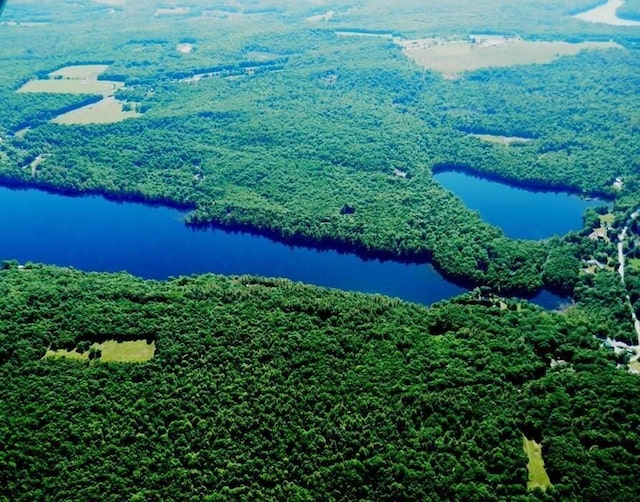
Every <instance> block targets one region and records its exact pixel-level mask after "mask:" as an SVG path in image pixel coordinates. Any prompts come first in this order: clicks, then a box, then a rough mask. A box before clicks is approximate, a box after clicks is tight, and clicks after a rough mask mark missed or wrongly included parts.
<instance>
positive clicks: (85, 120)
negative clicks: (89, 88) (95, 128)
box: [52, 97, 142, 125]
mask: <svg viewBox="0 0 640 502" xmlns="http://www.w3.org/2000/svg"><path fill="white" fill-rule="evenodd" d="M140 115H142V114H141V113H138V112H135V111H132V110H129V111H123V109H122V102H121V101H118V100H117V99H115V98H114V97H110V98H105V99H103V100H102V101H98V102H97V103H93V104H91V105H87V106H83V107H81V108H77V109H75V110H71V111H69V112H66V113H63V114H61V115H58V116H57V117H55V118H54V119H53V120H52V122H54V123H56V124H66V125H71V124H113V123H115V122H120V121H122V120H126V119H132V118H136V117H139V116H140Z"/></svg>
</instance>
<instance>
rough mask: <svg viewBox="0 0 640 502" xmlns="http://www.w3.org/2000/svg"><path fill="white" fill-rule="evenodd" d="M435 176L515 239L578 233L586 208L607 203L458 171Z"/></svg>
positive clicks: (543, 237) (444, 172) (484, 218)
mask: <svg viewBox="0 0 640 502" xmlns="http://www.w3.org/2000/svg"><path fill="white" fill-rule="evenodd" d="M434 177H435V179H436V180H437V181H438V183H440V184H441V185H442V186H443V187H445V188H446V189H447V190H450V191H451V192H453V193H454V194H456V195H457V196H458V197H460V198H461V199H462V200H463V202H464V203H465V205H466V206H467V207H468V208H470V209H473V210H476V211H478V212H479V213H480V216H481V217H482V219H483V220H484V221H486V222H487V223H490V224H492V225H495V226H497V227H500V228H501V229H502V230H503V232H504V234H505V235H506V236H507V237H511V238H514V239H545V238H548V237H552V236H553V235H564V234H566V233H567V232H569V231H571V230H579V229H581V228H582V215H583V213H584V211H585V209H587V208H588V207H596V206H602V205H603V204H606V202H604V201H602V200H597V199H595V200H587V199H583V198H581V197H580V196H579V195H575V194H569V193H564V192H551V191H533V190H526V189H523V188H517V187H514V186H511V185H507V184H505V183H499V182H496V181H493V180H488V179H485V178H480V177H477V176H471V175H469V174H465V173H462V172H459V171H442V172H439V173H437V174H435V175H434Z"/></svg>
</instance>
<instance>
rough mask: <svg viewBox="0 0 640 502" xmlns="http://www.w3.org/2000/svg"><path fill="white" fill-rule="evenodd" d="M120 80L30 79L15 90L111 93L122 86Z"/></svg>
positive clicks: (108, 94) (104, 94)
mask: <svg viewBox="0 0 640 502" xmlns="http://www.w3.org/2000/svg"><path fill="white" fill-rule="evenodd" d="M123 85H124V84H123V83H122V82H108V81H97V80H95V81H88V80H78V79H61V80H30V81H29V82H27V83H26V84H24V85H23V86H22V87H21V88H20V89H18V91H17V92H38V93H61V94H102V95H103V96H110V95H112V94H113V93H114V92H115V91H116V90H117V89H119V88H120V87H122V86H123Z"/></svg>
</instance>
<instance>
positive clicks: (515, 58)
mask: <svg viewBox="0 0 640 502" xmlns="http://www.w3.org/2000/svg"><path fill="white" fill-rule="evenodd" d="M398 43H399V45H401V46H402V48H403V50H402V52H403V53H404V55H405V56H407V57H408V58H410V59H411V60H413V61H415V62H416V63H417V64H419V65H420V66H422V67H424V68H426V69H428V70H433V71H437V72H439V73H442V74H444V75H446V76H456V75H459V74H460V73H462V72H465V71H471V70H477V69H480V68H489V67H496V66H514V65H521V64H534V63H537V64H543V63H550V62H552V61H553V60H555V59H557V58H559V57H561V56H573V55H576V54H578V53H579V52H580V51H583V50H586V49H613V48H616V49H621V48H622V47H621V46H620V45H618V44H616V43H614V42H583V43H579V44H570V43H568V42H527V41H524V40H518V39H515V40H504V41H497V42H493V43H489V44H486V45H484V44H477V43H470V42H468V41H454V42H444V41H443V42H438V41H435V40H408V41H406V40H405V41H399V42H398Z"/></svg>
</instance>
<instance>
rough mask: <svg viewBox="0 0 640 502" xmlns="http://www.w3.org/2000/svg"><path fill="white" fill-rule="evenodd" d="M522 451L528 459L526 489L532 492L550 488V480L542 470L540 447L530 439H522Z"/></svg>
mask: <svg viewBox="0 0 640 502" xmlns="http://www.w3.org/2000/svg"><path fill="white" fill-rule="evenodd" d="M523 447H524V451H525V453H526V454H527V457H528V458H529V462H528V463H527V469H528V471H529V482H528V483H527V488H529V490H534V489H536V488H541V489H542V490H546V489H547V488H549V487H550V486H551V480H550V479H549V476H548V475H547V471H546V470H545V468H544V460H543V459H542V445H540V444H538V443H536V442H535V441H534V440H532V439H527V438H523Z"/></svg>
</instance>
